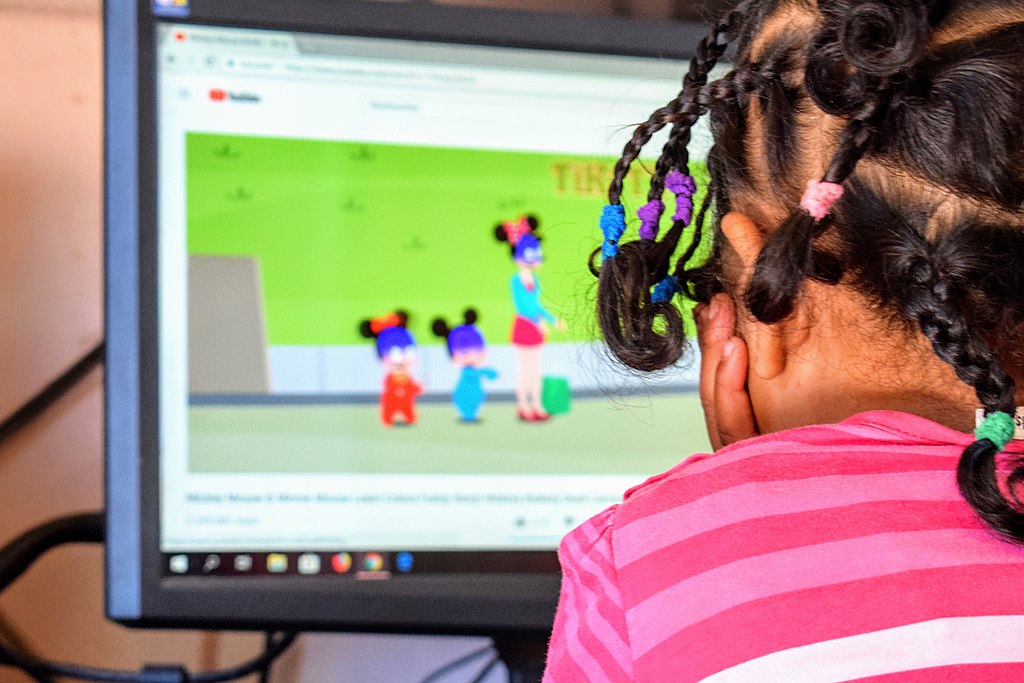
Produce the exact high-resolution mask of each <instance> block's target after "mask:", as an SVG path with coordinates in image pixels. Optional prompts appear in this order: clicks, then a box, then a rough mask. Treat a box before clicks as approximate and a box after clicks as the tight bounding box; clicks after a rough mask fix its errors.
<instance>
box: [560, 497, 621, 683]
mask: <svg viewBox="0 0 1024 683" xmlns="http://www.w3.org/2000/svg"><path fill="white" fill-rule="evenodd" d="M616 509H617V508H616V506H613V507H611V508H608V509H607V510H605V511H604V512H602V513H601V514H599V515H597V516H596V517H593V518H591V519H590V520H588V521H587V522H586V523H584V524H583V525H582V526H580V527H578V528H577V529H575V530H573V531H572V532H570V533H569V535H567V536H566V537H565V538H564V539H563V540H562V544H561V546H560V547H559V549H558V559H559V561H560V562H561V564H562V591H561V595H560V596H559V599H558V611H557V612H556V614H555V626H554V630H553V631H552V634H551V642H550V644H549V645H548V657H547V668H546V669H545V671H544V683H575V682H577V681H578V682H580V683H582V682H584V681H609V682H612V683H618V682H619V681H632V680H633V659H632V655H631V653H630V649H629V636H628V634H627V632H626V619H625V611H624V609H623V603H622V593H621V591H620V589H619V583H618V577H617V574H616V570H615V561H614V555H613V548H612V529H613V522H614V518H615V511H616Z"/></svg>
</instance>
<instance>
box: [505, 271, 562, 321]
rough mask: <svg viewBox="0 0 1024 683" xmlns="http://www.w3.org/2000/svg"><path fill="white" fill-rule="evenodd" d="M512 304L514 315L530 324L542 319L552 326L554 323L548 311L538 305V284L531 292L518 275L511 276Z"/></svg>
mask: <svg viewBox="0 0 1024 683" xmlns="http://www.w3.org/2000/svg"><path fill="white" fill-rule="evenodd" d="M512 303H513V305H514V306H515V309H516V313H517V314H519V315H521V316H523V317H524V318H526V319H527V320H530V321H532V322H535V323H536V322H540V320H541V319H542V318H543V319H544V320H546V321H548V322H549V323H551V324H552V325H553V324H554V323H555V316H553V315H551V312H550V311H548V309H546V308H544V306H543V305H541V303H540V284H539V283H536V284H535V285H534V288H533V291H532V292H531V291H530V290H529V289H527V288H526V285H524V284H523V282H522V280H520V279H519V276H518V275H513V276H512Z"/></svg>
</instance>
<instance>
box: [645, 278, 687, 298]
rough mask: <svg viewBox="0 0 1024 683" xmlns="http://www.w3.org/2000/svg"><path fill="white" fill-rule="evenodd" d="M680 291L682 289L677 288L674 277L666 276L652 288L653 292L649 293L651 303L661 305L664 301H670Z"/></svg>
mask: <svg viewBox="0 0 1024 683" xmlns="http://www.w3.org/2000/svg"><path fill="white" fill-rule="evenodd" d="M681 291H683V289H682V287H680V286H679V280H677V279H676V276H675V275H666V276H665V279H663V280H662V281H661V282H659V283H658V284H656V285H655V286H654V291H653V292H651V303H655V304H663V303H665V302H666V301H671V300H672V297H674V296H675V295H676V294H678V293H679V292H681Z"/></svg>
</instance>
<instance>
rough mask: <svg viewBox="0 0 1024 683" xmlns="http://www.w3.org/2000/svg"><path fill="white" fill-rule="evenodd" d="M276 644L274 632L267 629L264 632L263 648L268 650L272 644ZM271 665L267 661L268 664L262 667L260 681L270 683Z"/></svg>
mask: <svg viewBox="0 0 1024 683" xmlns="http://www.w3.org/2000/svg"><path fill="white" fill-rule="evenodd" d="M273 644H274V632H273V631H267V632H266V633H264V634H263V649H264V650H268V649H270V646H271V645H273ZM270 666H271V662H267V665H266V666H265V667H263V668H262V669H260V683H270Z"/></svg>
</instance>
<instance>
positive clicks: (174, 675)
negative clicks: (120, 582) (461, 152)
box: [0, 633, 298, 683]
mask: <svg viewBox="0 0 1024 683" xmlns="http://www.w3.org/2000/svg"><path fill="white" fill-rule="evenodd" d="M297 635H298V634H297V633H285V634H282V635H281V637H280V638H279V639H277V640H276V641H275V642H274V643H273V645H271V647H269V648H268V649H267V650H266V651H264V652H263V653H262V654H261V655H259V656H258V657H254V658H253V659H250V660H249V661H248V662H245V663H243V664H240V665H238V666H234V667H231V668H230V669H220V670H216V671H203V672H201V673H196V674H190V673H188V672H187V671H185V670H184V669H183V668H180V667H147V668H146V669H144V670H143V671H141V672H136V671H114V670H112V669H100V668H93V667H88V666H79V665H77V664H67V663H64V662H47V661H43V660H38V659H34V658H31V657H25V656H24V655H21V654H19V653H17V652H14V651H13V650H11V649H9V648H8V647H7V646H5V645H4V644H3V643H0V665H7V666H13V667H16V668H18V669H21V670H22V671H25V672H26V673H28V674H29V675H30V676H34V677H38V676H62V677H65V678H75V679H78V680H82V681H95V682H96V683H148V682H149V681H156V680H162V681H180V682H181V683H224V682H225V681H233V680H235V679H238V678H242V677H244V676H248V675H249V674H252V673H255V672H257V671H259V670H260V669H262V668H263V667H265V666H267V665H268V664H270V663H271V662H273V661H274V660H275V659H276V658H277V657H279V656H280V655H281V654H282V653H283V652H284V651H285V650H287V649H288V648H289V647H290V646H291V644H292V643H293V642H294V641H295V638H296V636H297ZM158 672H159V673H158Z"/></svg>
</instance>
